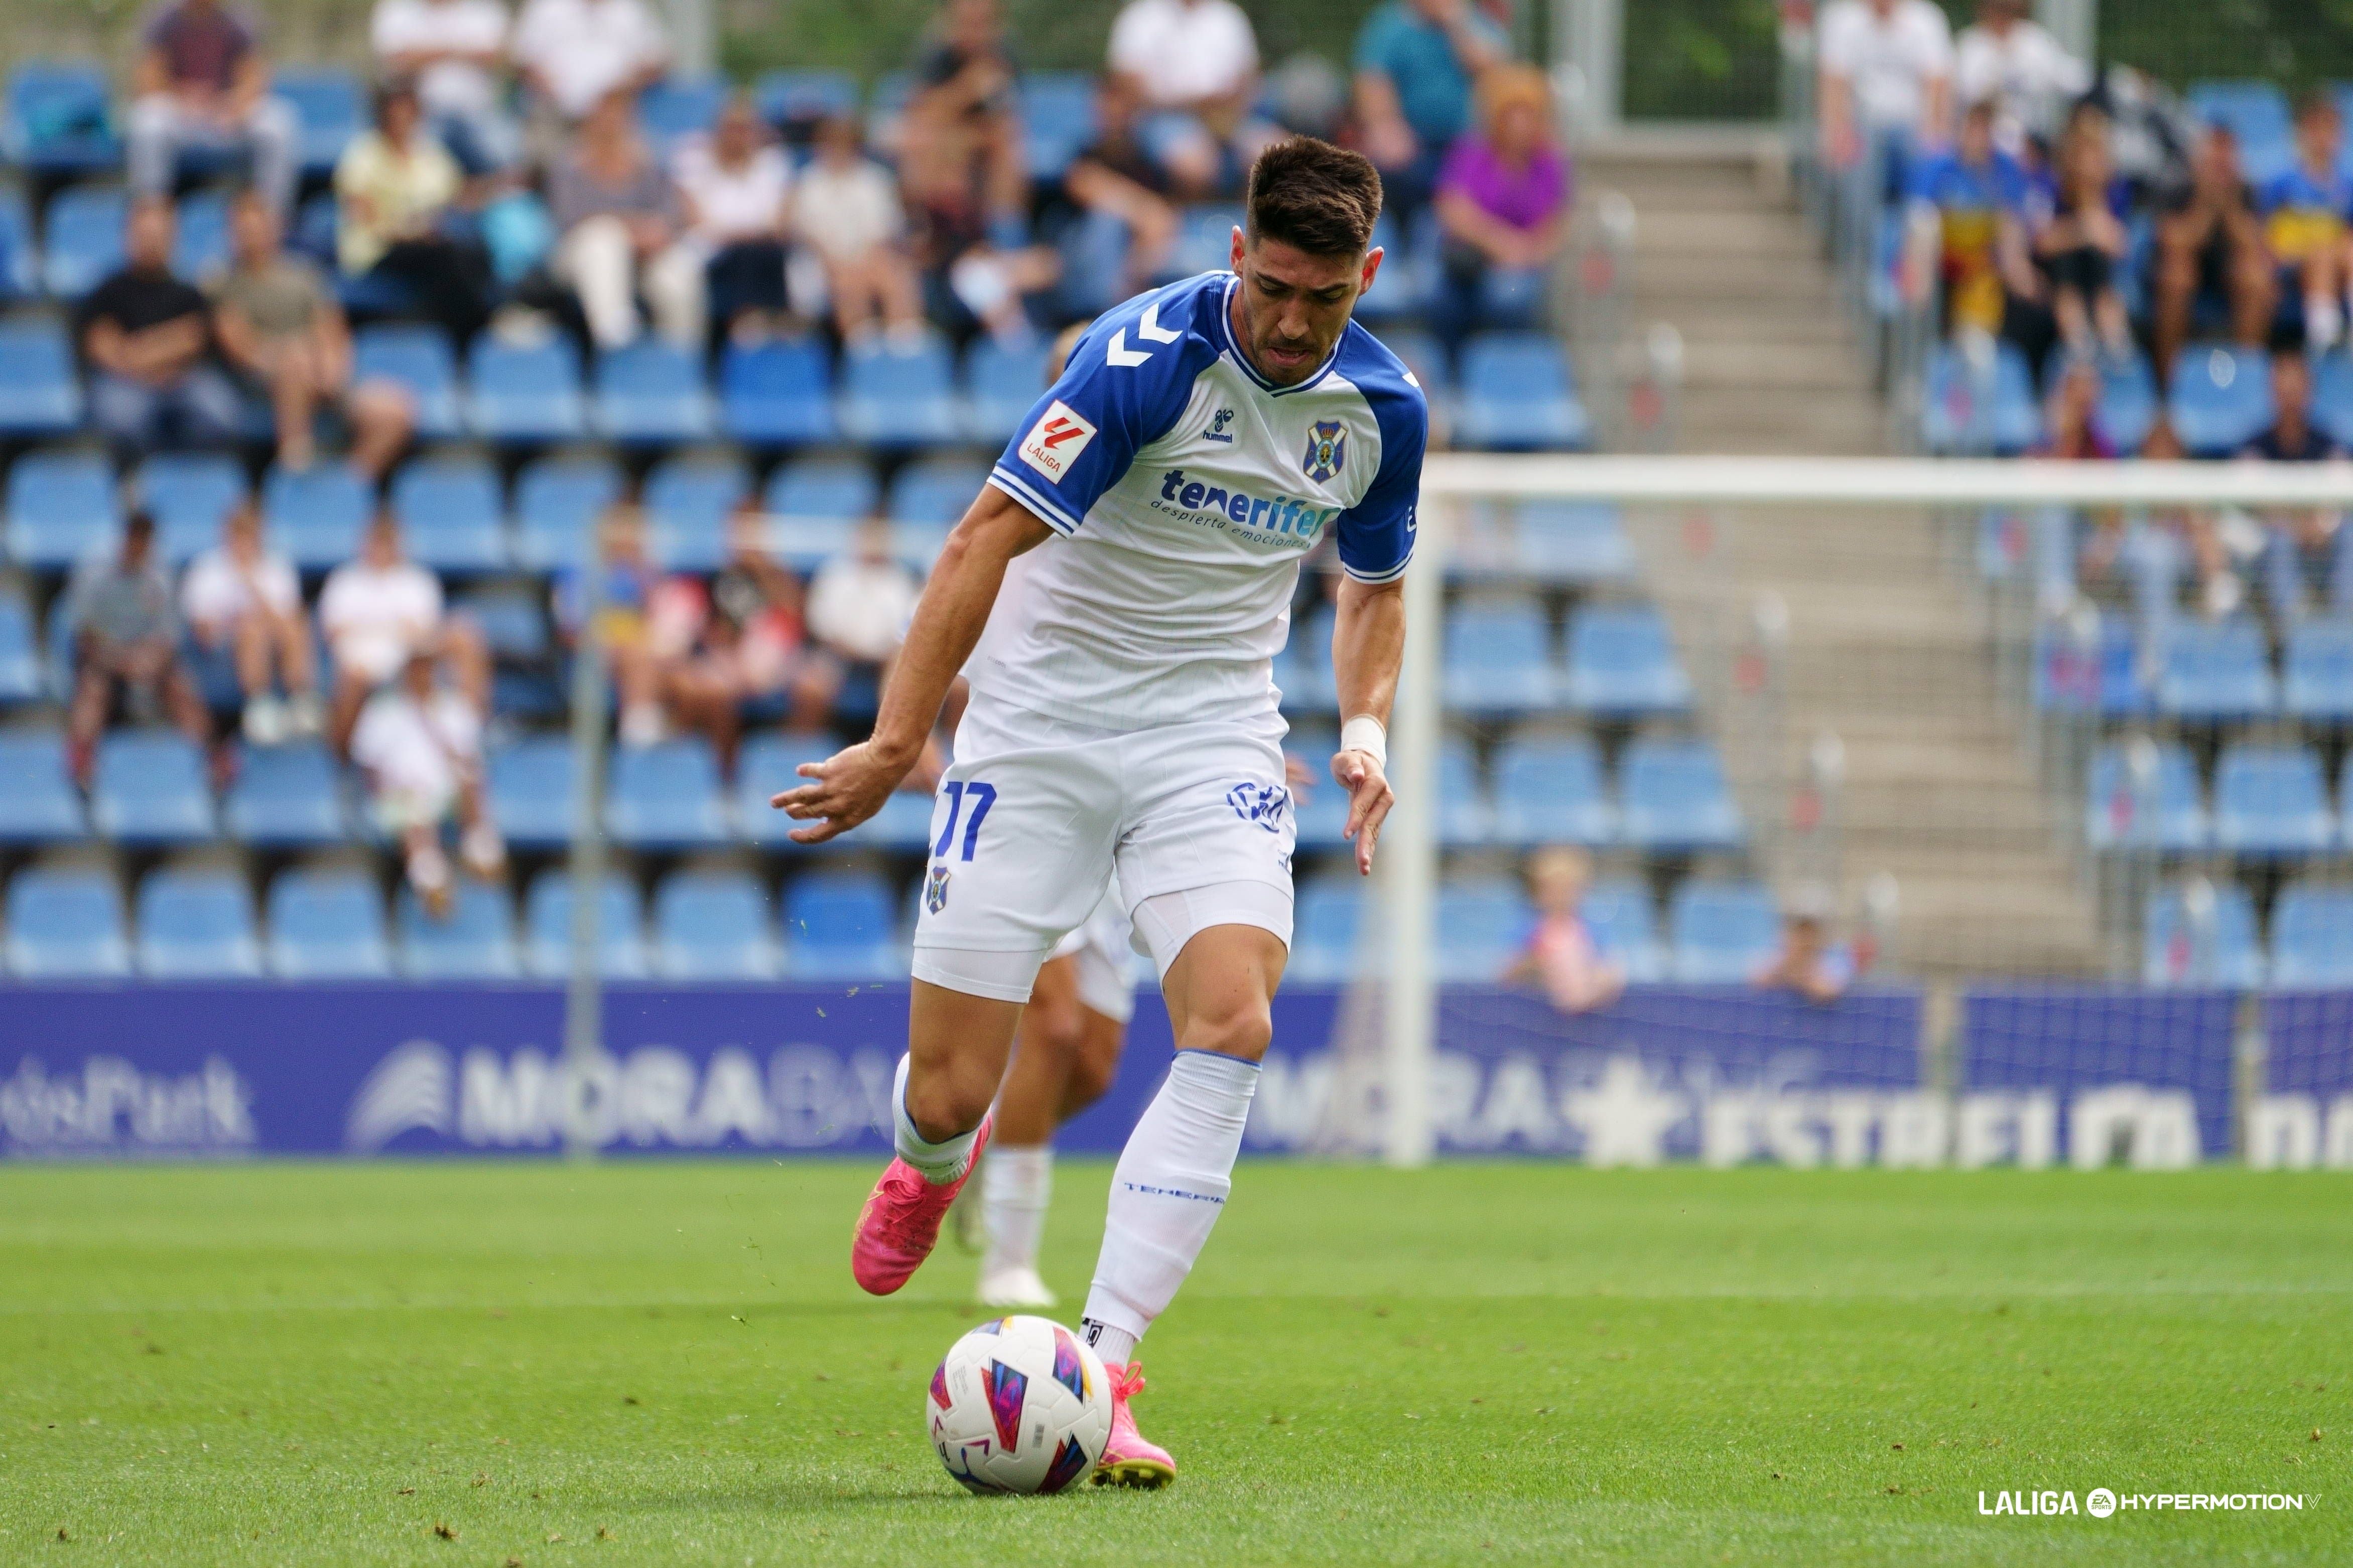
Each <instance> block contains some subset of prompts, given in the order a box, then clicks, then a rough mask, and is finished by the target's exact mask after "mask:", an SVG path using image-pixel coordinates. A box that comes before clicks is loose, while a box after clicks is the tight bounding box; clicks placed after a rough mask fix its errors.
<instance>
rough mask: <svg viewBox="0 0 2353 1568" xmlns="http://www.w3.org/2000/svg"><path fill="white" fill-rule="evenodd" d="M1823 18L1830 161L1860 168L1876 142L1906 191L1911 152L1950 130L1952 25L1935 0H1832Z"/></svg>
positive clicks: (1893, 179)
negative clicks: (1906, 162)
mask: <svg viewBox="0 0 2353 1568" xmlns="http://www.w3.org/2000/svg"><path fill="white" fill-rule="evenodd" d="M1819 26H1820V34H1819V37H1818V43H1817V54H1818V57H1819V59H1820V68H1821V91H1820V106H1821V122H1822V136H1823V142H1824V152H1825V153H1826V155H1827V156H1828V157H1829V159H1830V163H1831V167H1833V168H1836V169H1844V170H1851V169H1856V168H1860V167H1862V165H1863V163H1864V160H1865V156H1866V154H1867V153H1870V152H1872V151H1873V150H1874V149H1876V150H1877V151H1878V152H1879V153H1880V154H1881V155H1882V156H1883V157H1884V158H1885V160H1886V170H1885V173H1886V176H1887V180H1888V187H1889V190H1890V191H1891V192H1900V191H1901V190H1902V189H1903V184H1902V181H1903V179H1904V164H1905V160H1906V159H1907V158H1909V157H1910V156H1911V155H1912V154H1913V153H1915V152H1918V151H1921V150H1925V149H1926V148H1928V147H1933V146H1939V145H1942V144H1943V143H1944V142H1946V141H1947V140H1948V139H1949V136H1950V126H1951V123H1952V99H1953V93H1952V88H1953V33H1952V27H1951V25H1950V24H1949V23H1947V21H1946V20H1945V14H1944V12H1942V11H1940V10H1938V9H1937V8H1936V5H1935V3H1934V0H1831V3H1830V4H1829V5H1825V6H1824V7H1822V12H1821V20H1820V24H1819Z"/></svg>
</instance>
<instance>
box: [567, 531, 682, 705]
mask: <svg viewBox="0 0 2353 1568" xmlns="http://www.w3.org/2000/svg"><path fill="white" fill-rule="evenodd" d="M592 570H593V571H594V572H595V573H596V578H595V583H596V606H597V610H596V635H597V640H598V642H599V643H601V644H602V645H603V647H604V650H605V658H606V659H607V662H608V663H609V664H610V666H611V668H612V671H613V688H614V691H615V694H616V695H617V697H618V698H619V700H620V705H621V723H620V736H621V744H623V745H625V746H650V745H654V744H656V743H658V742H660V740H661V739H662V737H663V736H664V735H666V734H667V733H669V721H668V717H667V715H666V713H665V712H664V703H663V695H664V690H665V688H666V687H667V685H668V683H669V678H670V671H671V669H672V668H673V667H674V666H675V664H676V662H677V661H678V659H679V658H681V656H682V655H683V654H684V653H685V651H686V649H687V647H688V646H689V644H690V643H691V641H692V640H693V637H694V629H695V625H696V622H697V620H698V618H699V616H700V613H701V611H700V605H701V603H702V588H701V586H700V585H699V584H694V583H693V582H692V581H691V579H688V578H683V577H666V576H664V575H663V574H662V573H661V571H660V569H659V567H657V566H655V565H654V563H653V562H652V560H651V558H650V557H649V555H648V554H647V552H646V514H645V510H644V509H643V508H642V507H640V506H638V505H637V504H636V503H635V502H633V501H622V502H617V503H616V504H614V505H613V506H611V507H608V508H607V509H606V511H605V515H604V516H603V517H601V518H599V519H598V520H597V522H596V565H595V566H594V567H583V566H569V567H566V568H565V570H564V571H562V572H561V573H559V574H557V575H556V579H555V624H556V627H557V629H558V630H559V631H560V632H561V633H562V634H563V637H564V640H565V644H566V645H567V646H569V647H574V648H577V647H579V646H580V637H581V633H582V631H583V629H584V628H585V627H586V625H587V605H588V592H587V591H588V586H589V582H590V579H589V577H588V573H589V572H590V571H592Z"/></svg>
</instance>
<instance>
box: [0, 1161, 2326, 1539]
mask: <svg viewBox="0 0 2353 1568" xmlns="http://www.w3.org/2000/svg"><path fill="white" fill-rule="evenodd" d="M871 1176H872V1171H871V1169H869V1168H868V1167H867V1166H866V1165H864V1164H862V1163H829V1162H828V1163H794V1164H788V1165H784V1164H777V1163H772V1162H760V1161H747V1162H743V1163H702V1164H670V1163H663V1164H625V1163H610V1164H605V1165H601V1166H596V1167H571V1166H565V1165H558V1164H522V1163H514V1164H447V1165H401V1164H387V1165H325V1164H322V1165H276V1166H272V1165H259V1166H251V1167H226V1168H220V1167H216V1168H189V1167H185V1166H172V1167H159V1168H148V1169H121V1168H113V1169H107V1168H90V1169H80V1168H39V1167H19V1168H12V1169H6V1170H0V1563H10V1564H14V1563H39V1564H69V1563H238V1564H242V1563H304V1564H309V1563H430V1564H446V1565H450V1568H458V1565H461V1564H462V1565H468V1568H472V1565H497V1564H503V1563H513V1562H520V1563H526V1564H532V1565H534V1568H537V1565H540V1564H575V1563H577V1564H586V1563H605V1564H613V1565H619V1564H634V1563H695V1564H733V1563H739V1562H741V1563H762V1564H767V1563H889V1564H899V1563H907V1564H917V1565H923V1568H929V1565H932V1564H941V1565H958V1568H961V1565H965V1564H991V1563H1002V1564H1013V1565H1021V1568H1026V1565H1029V1564H1054V1563H1118V1564H1159V1563H1170V1564H1175V1563H1183V1564H1201V1563H1208V1564H1213V1565H1218V1568H1224V1565H1228V1564H1235V1565H1239V1564H1250V1563H1332V1564H1360V1563H1362V1564H1371V1563H1382V1564H1405V1563H1568V1562H1591V1563H1629V1564H1635V1563H1640V1564H1656V1563H1804V1564H1819V1563H2051V1562H2067V1563H2116V1564H2125V1563H2133V1564H2138V1563H2186V1562H2216V1563H2221V1562H2229V1563H2321V1562H2353V1487H2348V1474H2347V1468H2348V1467H2347V1464H2346V1454H2347V1452H2348V1445H2353V1314H2348V1307H2353V1247H2348V1231H2353V1226H2348V1213H2349V1212H2353V1206H2349V1205H2348V1197H2353V1187H2348V1184H2346V1183H2345V1181H2344V1180H2343V1179H2342V1178H2332V1177H2329V1176H2326V1175H2283V1174H2256V1173H2245V1172H2240V1171H2226V1170H2214V1171H2205V1172H2197V1173H2183V1174H2178V1175H2148V1174H2135V1173H2126V1172H2105V1173H2094V1174H2079V1173H2039V1174H2021V1173H2000V1172H1981V1173H1948V1172H1947V1173H1934V1172H1930V1173H1876V1172H1839V1173H1832V1172H1813V1173H1805V1172H1785V1171H1769V1170H1741V1171H1696V1170H1675V1171H1652V1172H1593V1171H1587V1170H1583V1169H1578V1168H1571V1167H1562V1166H1552V1165H1533V1164H1531V1165H1517V1164H1460V1165H1450V1166H1444V1167H1441V1168H1439V1169H1436V1170H1433V1171H1430V1172H1425V1173H1397V1172H1390V1171H1386V1170H1380V1169H1360V1168H1354V1167H1341V1166H1317V1165H1310V1164H1296V1165H1293V1164H1276V1163H1246V1164H1245V1165H1244V1167H1243V1168H1242V1170H1241V1171H1240V1172H1239V1173H1238V1174H1237V1178H1236V1182H1235V1197H1234V1201H1233V1203H1232V1205H1231V1208H1230V1210H1229V1213H1228V1214H1227V1215H1226V1217H1225V1219H1224V1221H1223V1222H1222V1224H1221V1226H1220V1227H1219V1231H1218V1234H1217V1236H1216V1237H1215V1239H1214V1240H1213V1241H1212V1243H1211V1244H1210V1247H1209V1251H1208V1255H1207V1256H1206V1257H1205V1258H1203V1260H1202V1262H1201V1264H1200V1267H1199V1268H1198V1270H1197V1271H1196V1272H1195V1274H1194V1277H1193V1279H1192V1281H1191V1283H1190V1284H1189V1286H1188V1287H1187V1289H1186V1291H1185V1293H1184V1295H1183V1296H1182V1297H1181V1298H1180V1299H1179V1300H1178V1301H1177V1304H1176V1308H1175V1309H1174V1310H1172V1311H1171V1312H1170V1313H1169V1315H1168V1316H1167V1317H1166V1319H1165V1320H1163V1321H1162V1323H1161V1325H1160V1327H1159V1328H1158V1329H1157V1330H1156V1331H1155V1332H1154V1334H1153V1335H1152V1337H1151V1338H1150V1339H1149V1340H1148V1341H1147V1342H1145V1352H1144V1357H1143V1359H1144V1361H1145V1364H1146V1366H1147V1368H1148V1370H1149V1372H1150V1373H1151V1376H1152V1381H1153V1387H1152V1391H1151V1392H1150V1393H1149V1394H1146V1395H1145V1397H1144V1399H1143V1400H1142V1401H1141V1402H1140V1404H1139V1406H1138V1408H1139V1410H1140V1412H1141V1413H1142V1415H1143V1419H1144V1423H1145V1430H1146V1431H1147V1432H1148V1433H1150V1434H1151V1435H1152V1436H1155V1437H1157V1438H1159V1439H1161V1440H1162V1441H1164V1442H1165V1443H1166V1444H1167V1445H1168V1447H1170V1448H1171V1449H1173V1450H1174V1451H1175V1453H1176V1458H1177V1462H1178V1464H1179V1466H1180V1467H1181V1468H1182V1474H1181V1475H1180V1477H1179V1479H1178V1480H1177V1482H1176V1486H1175V1487H1174V1488H1173V1489H1170V1490H1168V1491H1166V1492H1162V1493H1158V1494H1146V1493H1124V1492H1122V1493H1114V1492H1110V1491H1107V1490H1094V1489H1088V1490H1084V1491H1082V1492H1079V1493H1076V1494H1072V1495H1067V1496H1064V1497H1060V1498H1050V1499H1032V1500H1018V1499H1002V1498H994V1499H979V1498H973V1497H967V1496H966V1495H965V1494H964V1493H963V1492H962V1491H961V1490H959V1489H957V1488H956V1487H955V1484H954V1483H953V1482H951V1481H950V1480H949V1479H948V1478H947V1476H946V1475H945V1474H944V1472H943V1471H942V1469H941V1468H940V1466H939V1463H938V1461H937V1459H936V1458H934V1455H933V1453H932V1451H931V1448H930V1447H929V1445H928V1444H927V1443H926V1442H925V1440H924V1438H923V1430H922V1425H921V1417H920V1415H919V1412H920V1409H921V1406H922V1403H923V1387H924V1383H925V1381H926V1379H927V1377H928V1375H929V1373H930V1369H931V1366H932V1363H934V1360H936V1359H937V1357H938V1355H939V1354H940V1352H942V1351H943V1350H944V1349H945V1347H946V1346H947V1344H948V1342H950V1341H951V1340H952V1339H953V1338H955V1335H956V1334H957V1333H958V1332H960V1331H962V1330H963V1329H965V1327H967V1326H969V1325H970V1324H971V1323H972V1322H974V1321H977V1319H978V1318H979V1317H980V1316H982V1315H983V1314H980V1313H978V1312H976V1311H975V1310H973V1309H971V1308H970V1307H968V1306H967V1305H965V1300H964V1296H965V1292H966V1291H967V1290H969V1289H970V1288H971V1284H972V1277H973V1267H972V1263H971V1260H969V1259H968V1258H964V1257H961V1256H959V1255H956V1254H955V1252H954V1251H953V1249H952V1248H951V1249H948V1250H944V1252H943V1253H942V1255H941V1256H940V1257H939V1258H936V1259H935V1260H934V1263H933V1264H932V1265H931V1266H930V1267H929V1268H926V1269H925V1270H924V1272H923V1273H922V1274H921V1275H919V1276H917V1278H916V1280H915V1282H914V1283H913V1285H912V1286H911V1287H910V1288H909V1289H907V1290H906V1291H905V1292H904V1293H903V1294H902V1296H900V1297H898V1298H895V1299H893V1300H889V1301H881V1302H878V1301H871V1300H867V1299H865V1298H863V1297H861V1296H860V1294H859V1293H858V1291H857V1289H856V1288H855V1287H854V1286H853V1285H852V1284H851V1283H850V1280H849V1268H848V1262H847V1252H848V1241H849V1224H850V1219H851V1216H852V1215H853V1213H854V1212H855V1210H856V1207H857V1205H858V1202H859V1200H860V1196H861V1195H862V1194H863V1191H864V1189H865V1187H866V1184H868V1182H869V1181H870V1180H871ZM1105 1180H1106V1171H1105V1168H1104V1167H1103V1165H1102V1164H1101V1163H1077V1162H1070V1163H1065V1164H1064V1166H1063V1167H1062V1170H1061V1172H1060V1201H1059V1204H1058V1207H1057V1210H1056V1212H1055V1215H1054V1218H1053V1223H1052V1228H1051V1230H1050V1236H1049V1242H1048V1253H1049V1258H1048V1264H1049V1268H1048V1275H1049V1278H1050V1280H1051V1281H1052V1283H1053V1284H1054V1285H1055V1286H1056V1287H1057V1288H1058V1289H1061V1290H1062V1291H1064V1292H1065V1293H1066V1300H1068V1301H1069V1302H1070V1303H1071V1304H1070V1305H1069V1306H1067V1307H1066V1308H1065V1310H1064V1312H1063V1314H1062V1315H1063V1316H1064V1317H1065V1318H1066V1320H1074V1319H1075V1317H1076V1315H1077V1309H1076V1297H1077V1295H1078V1293H1079V1292H1080V1291H1081V1290H1082V1288H1083V1284H1084V1281H1085V1278H1086V1274H1087V1271H1088V1269H1089V1268H1090V1267H1091V1266H1092V1262H1093V1256H1094V1239H1095V1235H1096V1227H1097V1226H1098V1225H1099V1223H1100V1220H1101V1215H1102V1204H1103V1190H1104V1186H1105ZM2099 1486H2105V1487H2109V1488H2112V1489H2116V1490H2117V1491H2120V1492H2127V1493H2129V1492H2147V1493H2159V1492H2164V1493H2174V1492H2215V1493H2230V1492H2261V1493H2265V1494H2271V1493H2281V1494H2295V1495H2298V1496H2301V1497H2303V1498H2304V1499H2305V1506H2304V1508H2303V1510H2301V1511H2299V1512H2264V1513H2221V1514H2216V1513H2190V1514H2175V1513H2172V1512H2169V1511H2168V1512H2164V1513H2145V1512H2124V1513H2119V1514H2117V1515H2116V1517H2114V1518H2111V1519H2107V1520H2094V1519H2091V1518H2088V1517H2085V1516H2084V1515H2082V1514H2076V1515H2072V1516H2069V1515H2062V1516H2059V1517H2056V1518H2034V1517H2028V1518H2022V1519H2021V1518H2013V1517H2006V1516H1997V1517H1991V1518H1988V1517H1983V1516H1981V1515H1980V1514H1979V1513H1978V1506H1979V1504H1978V1494H1979V1493H1980V1491H1982V1492H1984V1493H1985V1494H1987V1499H1988V1505H1989V1506H1990V1505H1991V1501H1992V1498H1993V1494H1994V1493H1995V1492H1997V1491H1999V1490H2003V1489H2008V1490H2013V1491H2016V1490H2021V1489H2024V1490H2032V1489H2055V1490H2058V1489H2063V1490H2072V1491H2073V1492H2074V1493H2075V1494H2076V1495H2077V1497H2078V1499H2079V1500H2080V1499H2081V1498H2082V1497H2083V1496H2084V1494H2085V1493H2086V1492H2088V1490H2089V1489H2092V1488H2094V1487H2099ZM445 1531H446V1533H444V1532H445Z"/></svg>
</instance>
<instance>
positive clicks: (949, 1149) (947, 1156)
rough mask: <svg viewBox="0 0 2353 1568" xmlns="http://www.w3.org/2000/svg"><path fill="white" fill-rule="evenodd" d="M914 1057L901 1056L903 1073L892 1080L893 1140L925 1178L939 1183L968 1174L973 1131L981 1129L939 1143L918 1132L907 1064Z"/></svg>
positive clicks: (905, 1158) (906, 1159)
mask: <svg viewBox="0 0 2353 1568" xmlns="http://www.w3.org/2000/svg"><path fill="white" fill-rule="evenodd" d="M913 1059H914V1058H913V1057H901V1058H899V1076H898V1077H896V1078H894V1079H892V1080H891V1130H892V1142H894V1143H896V1144H897V1145H898V1149H899V1158H901V1159H902V1160H904V1161H906V1162H907V1163H909V1164H910V1165H913V1167H914V1168H915V1169H916V1170H917V1171H918V1172H919V1173H922V1175H923V1180H925V1181H927V1182H929V1183H931V1184H933V1185H934V1186H939V1185H941V1184H944V1183H947V1182H953V1181H955V1179H956V1178H957V1177H958V1176H961V1175H963V1174H964V1170H965V1166H966V1165H968V1164H970V1163H972V1140H973V1134H974V1133H976V1132H978V1131H980V1129H979V1128H977V1127H976V1128H974V1129H973V1130H972V1131H971V1132H959V1133H957V1134H956V1135H955V1137H953V1138H944V1139H942V1140H941V1141H940V1142H937V1143H927V1142H924V1141H923V1134H922V1133H921V1132H918V1131H915V1121H914V1118H913V1117H912V1116H909V1115H908V1114H907V1064H908V1063H909V1062H911V1061H913Z"/></svg>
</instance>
